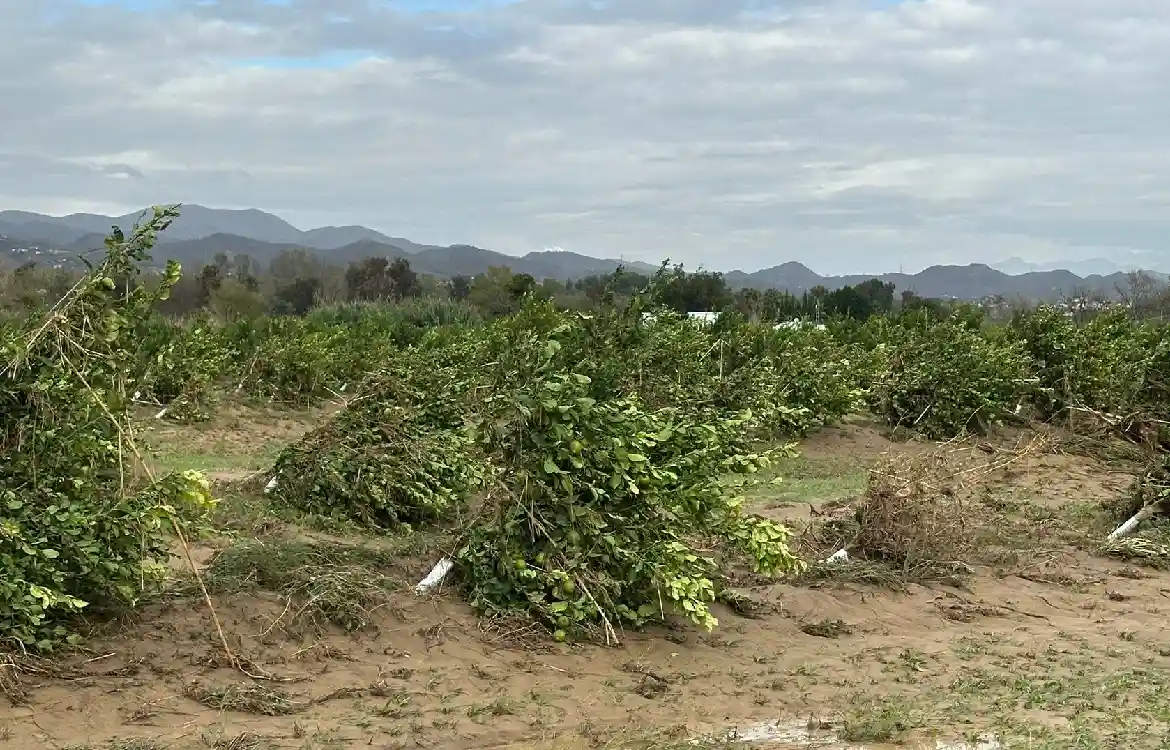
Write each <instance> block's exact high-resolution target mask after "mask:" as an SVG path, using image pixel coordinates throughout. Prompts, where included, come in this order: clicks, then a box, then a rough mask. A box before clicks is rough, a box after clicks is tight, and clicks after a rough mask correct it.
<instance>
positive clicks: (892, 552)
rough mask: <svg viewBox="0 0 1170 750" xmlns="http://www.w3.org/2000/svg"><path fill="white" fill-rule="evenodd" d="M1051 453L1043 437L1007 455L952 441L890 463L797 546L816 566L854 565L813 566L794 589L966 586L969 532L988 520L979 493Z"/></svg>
mask: <svg viewBox="0 0 1170 750" xmlns="http://www.w3.org/2000/svg"><path fill="white" fill-rule="evenodd" d="M1051 448H1052V440H1051V438H1049V437H1048V436H1046V435H1043V434H1038V435H1032V436H1030V437H1029V438H1028V439H1026V440H1021V441H1019V442H1017V444H1016V445H1014V446H1012V447H1011V448H1008V449H996V448H994V447H993V446H990V445H988V444H986V443H979V444H972V443H969V442H959V441H952V442H950V443H946V444H943V445H942V446H940V447H938V448H937V449H935V450H932V451H928V452H922V453H911V454H899V455H895V456H887V457H886V458H885V459H884V460H883V461H882V462H880V463H879V464H878V465H877V466H875V467H874V468H873V469H871V471H870V473H869V477H868V480H867V482H866V487H865V491H864V493H863V494H862V496H861V497H860V498H858V499H857V500H855V501H853V502H845V503H839V504H835V507H829V506H826V507H825V508H824V511H823V513H822V517H821V518H820V520H819V521H818V522H816V523H815V524H813V525H812V526H810V527H809V528H808V529H807V530H806V532H805V533H804V535H802V537H801V539H800V545H801V546H802V547H803V551H804V552H805V553H806V554H807V555H808V556H810V557H814V559H824V558H825V557H826V556H827V555H828V554H830V553H832V552H835V551H837V550H840V549H845V550H847V552H848V554H849V560H848V561H847V562H818V563H813V564H812V565H810V566H809V568H808V570H806V571H805V572H804V573H803V574H802V575H801V576H800V577H799V578H797V582H798V583H803V584H806V585H808V584H816V583H822V582H827V581H838V582H840V581H847V582H855V583H867V584H873V585H878V586H883V587H888V588H900V587H902V586H904V585H905V584H906V583H908V582H911V581H914V582H927V581H933V582H943V583H950V584H956V585H957V584H959V583H961V581H962V579H964V578H965V577H967V576H969V575H971V574H972V573H973V572H974V570H973V569H972V568H971V567H970V565H968V563H967V561H969V560H971V559H972V558H973V557H975V556H976V554H975V552H976V547H977V546H978V540H979V537H978V535H976V534H974V533H972V529H973V528H975V527H977V526H980V525H983V524H985V523H986V522H987V520H988V518H989V517H990V514H989V512H988V511H989V509H988V507H987V506H986V505H985V504H984V503H983V502H982V500H981V499H980V498H979V493H978V492H977V491H976V490H978V489H979V488H980V487H981V486H984V485H986V484H988V483H989V482H991V481H993V480H994V479H996V478H998V477H1000V476H1002V475H1003V473H1004V471H1005V470H1007V469H1008V468H1009V467H1010V466H1011V465H1012V464H1015V463H1017V462H1019V461H1022V460H1023V459H1025V458H1026V457H1028V456H1032V455H1037V454H1040V453H1042V452H1045V451H1048V450H1050V449H1051ZM977 457H981V458H977Z"/></svg>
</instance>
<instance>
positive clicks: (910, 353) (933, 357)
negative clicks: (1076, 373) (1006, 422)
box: [869, 321, 1035, 438]
mask: <svg viewBox="0 0 1170 750" xmlns="http://www.w3.org/2000/svg"><path fill="white" fill-rule="evenodd" d="M889 333H890V341H889V343H888V345H887V347H886V348H885V349H884V350H883V352H882V355H881V358H882V362H883V364H882V370H881V372H880V373H879V374H878V375H877V378H876V381H875V382H874V384H873V386H872V387H871V388H870V391H869V403H870V406H871V408H872V409H873V410H874V412H875V413H876V414H879V415H881V416H882V417H883V418H884V419H885V420H886V422H887V423H888V424H890V425H891V426H894V427H909V428H911V429H914V430H917V431H918V432H920V433H922V434H923V435H925V436H927V437H930V438H951V437H954V436H956V435H960V434H964V433H968V432H976V433H981V432H985V431H986V430H987V429H988V427H990V426H991V425H992V424H995V423H997V422H999V421H1001V420H1002V419H1003V418H1004V417H1005V416H1006V415H1008V414H1010V413H1012V412H1013V411H1014V410H1015V408H1016V406H1017V405H1019V404H1020V403H1021V401H1022V400H1024V398H1025V397H1026V396H1027V395H1029V394H1031V393H1032V392H1034V391H1035V380H1034V378H1033V377H1032V376H1031V373H1030V367H1029V365H1030V363H1029V361H1028V359H1027V357H1026V356H1025V354H1024V351H1023V347H1022V345H1020V344H1019V343H1018V342H1015V341H1004V342H993V341H989V340H988V339H986V338H984V337H983V336H982V335H980V334H979V333H978V332H977V331H975V330H973V329H971V328H970V327H969V326H967V325H965V324H963V323H956V322H951V321H948V322H944V323H939V324H937V325H933V326H929V327H914V328H908V327H904V326H891V327H890V329H889Z"/></svg>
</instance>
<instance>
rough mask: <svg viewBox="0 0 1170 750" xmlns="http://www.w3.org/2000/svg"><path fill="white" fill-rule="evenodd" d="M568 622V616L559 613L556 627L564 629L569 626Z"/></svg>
mask: <svg viewBox="0 0 1170 750" xmlns="http://www.w3.org/2000/svg"><path fill="white" fill-rule="evenodd" d="M569 622H570V620H569V618H568V617H566V616H564V615H561V616H560V617H558V618H557V627H558V628H560V629H561V630H564V629H565V628H567V627H569Z"/></svg>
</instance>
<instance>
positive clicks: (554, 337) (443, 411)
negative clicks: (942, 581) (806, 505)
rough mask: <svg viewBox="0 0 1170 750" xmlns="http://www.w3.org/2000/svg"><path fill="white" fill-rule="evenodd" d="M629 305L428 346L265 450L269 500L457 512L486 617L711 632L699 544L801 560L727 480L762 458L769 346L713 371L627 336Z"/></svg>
mask: <svg viewBox="0 0 1170 750" xmlns="http://www.w3.org/2000/svg"><path fill="white" fill-rule="evenodd" d="M638 305H639V303H638V302H637V301H635V303H633V304H632V305H631V306H630V307H628V308H623V309H609V310H604V311H601V312H599V313H598V314H596V315H591V316H590V315H580V314H573V313H563V312H558V311H557V310H556V309H554V308H553V307H552V306H551V305H549V304H546V303H541V302H537V301H534V300H529V301H528V302H527V303H526V304H525V306H524V307H523V309H522V310H521V311H520V312H519V313H517V314H515V315H512V316H509V317H505V318H500V319H498V320H495V321H493V322H492V323H490V324H488V325H486V326H484V327H483V328H463V329H437V330H434V331H431V332H429V333H427V334H425V335H424V336H423V337H422V339H421V340H420V342H419V344H418V345H417V346H416V347H414V348H412V349H410V350H407V351H404V352H401V353H400V354H399V356H398V357H396V358H395V361H394V362H393V363H390V364H389V365H387V366H386V367H385V368H384V369H383V371H382V372H379V373H377V374H375V375H374V376H372V377H370V378H369V379H368V380H366V381H365V382H364V383H363V385H362V387H361V390H360V392H359V395H358V396H357V397H356V398H355V399H354V400H353V401H352V402H351V404H350V405H349V406H348V407H347V408H346V409H344V410H343V411H342V412H340V413H339V414H338V415H337V416H336V417H335V418H334V420H333V421H332V422H331V423H330V424H329V425H326V426H325V427H323V428H322V429H320V430H318V431H316V432H315V433H313V434H312V435H310V436H309V437H308V438H306V440H305V441H303V442H302V443H301V444H300V445H298V446H296V447H294V448H292V449H290V450H288V451H286V452H285V454H283V455H282V456H281V458H280V459H279V460H278V461H277V464H276V466H275V471H276V472H277V474H278V475H279V477H280V478H279V487H280V496H281V497H282V498H283V499H284V501H285V502H289V503H292V504H295V505H297V506H298V507H301V508H304V509H308V510H312V511H315V512H328V513H333V514H343V515H345V516H347V517H349V518H351V519H354V520H357V521H359V522H362V523H366V524H373V525H386V524H392V523H396V522H404V521H405V522H410V523H421V522H427V521H431V522H434V521H443V520H445V519H447V518H450V517H451V515H452V511H453V510H455V509H457V508H461V507H464V506H468V512H469V516H470V518H471V520H470V521H469V522H468V523H466V524H465V526H464V533H463V542H462V544H461V545H460V547H459V551H458V553H457V555H456V562H457V569H458V572H459V574H460V576H461V577H462V581H463V585H464V586H465V589H466V591H467V593H468V596H469V598H470V599H471V601H472V602H473V603H474V604H475V606H476V607H477V608H479V609H480V610H481V611H483V612H486V613H491V614H499V613H523V614H526V615H531V616H535V617H536V618H538V619H539V620H540V621H541V622H543V623H545V624H546V625H548V626H549V627H550V629H554V630H558V631H564V632H563V634H564V635H567V634H568V633H569V632H572V631H574V630H584V631H588V630H590V629H593V628H596V627H598V626H602V627H604V626H607V625H608V626H609V627H610V628H613V627H616V626H618V625H620V624H630V625H639V624H642V623H645V622H647V621H649V620H652V619H661V618H662V617H664V616H665V615H666V614H667V613H668V612H669V610H670V608H671V607H675V608H677V609H678V610H679V611H681V612H682V613H684V614H685V615H686V616H688V617H690V618H691V619H692V620H693V621H695V622H697V623H700V624H703V625H706V626H712V625H714V622H715V621H714V618H713V617H712V616H711V614H710V611H709V609H708V605H709V603H710V602H711V601H712V600H713V598H714V594H715V591H714V583H713V581H712V578H711V576H712V574H713V571H714V569H715V562H714V561H713V560H710V559H707V558H706V557H704V556H703V555H701V554H699V553H698V552H697V551H696V550H697V549H698V547H696V546H695V545H696V542H698V541H701V540H706V539H710V538H716V539H719V540H721V541H722V542H723V546H730V547H731V548H733V549H737V550H739V551H740V552H741V553H742V554H743V555H745V556H746V557H747V558H748V559H750V560H751V561H752V562H753V567H755V568H756V569H757V570H759V571H762V572H770V573H774V572H782V571H785V570H790V569H793V568H795V567H797V566H798V563H797V561H796V560H795V559H794V558H793V557H792V556H791V555H790V554H789V552H788V548H787V545H786V541H787V538H788V532H787V530H786V529H784V528H783V527H780V526H777V525H774V524H772V523H770V522H768V521H765V520H763V519H759V518H755V517H752V516H749V515H747V514H745V513H744V512H743V511H742V509H741V505H740V503H741V501H740V500H739V499H737V498H738V495H737V493H736V486H735V485H736V483H731V482H728V480H726V479H724V477H726V476H728V475H736V474H739V475H750V474H752V473H754V472H755V471H757V470H758V469H759V468H760V467H761V466H763V465H765V464H766V463H767V462H768V459H769V454H767V453H757V452H754V451H753V450H752V448H751V444H752V441H753V438H754V436H756V435H758V434H760V431H761V429H762V427H763V423H762V421H761V418H760V416H759V415H757V414H753V413H752V412H750V411H748V410H745V409H742V408H740V406H739V405H741V404H743V403H747V402H750V401H752V400H755V399H759V398H760V392H759V391H758V390H751V389H749V388H746V386H745V384H747V383H753V382H756V383H758V382H760V378H759V377H757V376H758V375H759V374H760V373H763V377H764V379H765V380H766V379H767V377H770V376H769V375H768V374H769V373H771V372H773V371H774V370H773V368H771V365H770V364H769V362H768V355H767V353H766V351H765V353H764V354H763V355H761V356H754V355H753V354H751V353H750V352H747V350H746V349H745V350H744V352H743V353H742V356H740V355H737V357H736V358H729V357H727V356H724V358H723V359H722V360H721V359H720V355H719V346H718V341H719V339H717V338H714V337H713V336H714V335H713V334H712V333H711V332H708V331H704V330H702V329H700V328H699V327H697V326H694V325H692V324H690V323H688V322H686V321H681V320H667V321H661V322H660V323H656V324H654V325H652V326H646V325H642V324H641V321H640V310H639V307H638ZM721 368H722V369H721ZM729 369H730V372H729V371H728V370H729ZM753 373H754V374H753ZM737 375H743V376H745V377H743V378H742V379H739V378H737ZM748 375H751V377H747V376H748ZM768 392H769V391H764V392H763V393H764V395H765V396H766V395H767V393H768ZM651 400H654V401H656V402H658V403H651ZM672 401H673V403H671V402H672ZM668 403H671V405H669V406H668V405H665V404H668ZM743 481H746V480H743Z"/></svg>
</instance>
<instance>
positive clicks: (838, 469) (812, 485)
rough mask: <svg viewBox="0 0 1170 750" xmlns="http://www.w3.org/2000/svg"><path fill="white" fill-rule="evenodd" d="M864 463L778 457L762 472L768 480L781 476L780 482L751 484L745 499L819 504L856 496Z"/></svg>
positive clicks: (766, 503)
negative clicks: (754, 486)
mask: <svg viewBox="0 0 1170 750" xmlns="http://www.w3.org/2000/svg"><path fill="white" fill-rule="evenodd" d="M866 471H867V467H866V465H865V464H864V463H862V462H859V461H858V462H851V461H848V460H841V459H837V458H834V459H825V458H808V457H806V456H795V457H792V458H781V459H779V460H777V461H776V462H775V463H773V464H772V466H770V467H769V468H768V472H767V473H762V474H761V478H762V479H765V480H768V479H772V478H774V477H782V478H783V482H781V483H780V484H775V485H773V484H768V483H767V482H765V483H764V484H762V485H760V486H759V487H756V488H753V490H752V491H751V492H750V493H749V495H748V499H749V500H750V501H751V502H752V503H753V504H755V505H760V506H764V507H778V506H783V505H795V504H800V503H812V504H813V505H820V504H822V503H826V502H832V501H834V500H843V499H847V498H851V497H856V496H857V495H859V494H861V492H862V490H864V489H865V479H866Z"/></svg>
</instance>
